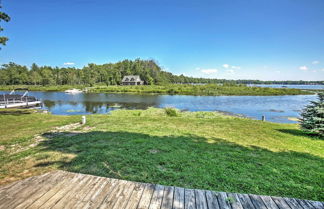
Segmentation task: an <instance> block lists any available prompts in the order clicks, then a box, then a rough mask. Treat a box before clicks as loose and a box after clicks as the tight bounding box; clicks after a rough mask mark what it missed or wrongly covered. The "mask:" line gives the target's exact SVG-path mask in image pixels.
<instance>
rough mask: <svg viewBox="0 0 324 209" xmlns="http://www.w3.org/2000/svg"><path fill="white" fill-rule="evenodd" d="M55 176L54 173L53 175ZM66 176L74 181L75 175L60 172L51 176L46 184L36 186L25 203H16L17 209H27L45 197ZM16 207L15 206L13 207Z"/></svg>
mask: <svg viewBox="0 0 324 209" xmlns="http://www.w3.org/2000/svg"><path fill="white" fill-rule="evenodd" d="M53 174H54V173H53ZM63 176H65V177H66V178H70V179H72V178H73V176H74V175H71V174H68V173H64V172H60V173H55V174H54V175H52V176H50V177H49V179H48V181H46V182H44V183H43V184H39V185H36V186H34V191H35V192H32V193H31V195H30V196H29V197H28V198H25V199H24V201H21V202H20V204H19V205H18V204H17V203H18V201H15V203H16V204H17V207H16V208H17V209H20V208H27V207H28V206H29V205H31V204H32V203H33V202H34V201H36V200H38V199H39V198H40V197H41V196H43V195H44V194H45V193H46V192H47V191H49V190H50V189H52V188H53V187H55V186H56V185H57V184H58V183H60V182H61V181H62V177H63ZM12 206H13V207H14V205H12Z"/></svg>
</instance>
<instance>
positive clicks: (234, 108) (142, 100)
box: [0, 91, 316, 123]
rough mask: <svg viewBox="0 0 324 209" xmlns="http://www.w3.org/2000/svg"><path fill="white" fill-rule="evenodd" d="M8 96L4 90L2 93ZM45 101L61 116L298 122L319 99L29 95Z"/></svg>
mask: <svg viewBox="0 0 324 209" xmlns="http://www.w3.org/2000/svg"><path fill="white" fill-rule="evenodd" d="M3 93H7V92H5V91H0V94H3ZM29 95H30V96H35V97H37V98H39V99H41V100H42V101H43V103H44V106H43V107H42V108H43V109H47V110H49V111H50V112H51V113H53V114H57V115H78V114H79V115H83V114H94V113H109V112H110V111H112V110H116V109H121V108H123V109H146V108H148V107H160V108H164V107H175V108H178V109H181V110H187V111H222V112H228V113H230V114H238V115H243V116H246V117H249V118H253V119H258V120H260V119H261V117H262V115H265V116H266V120H267V121H272V122H278V123H296V121H293V120H290V119H291V118H296V117H299V112H300V110H301V109H302V108H303V107H304V106H305V105H307V104H308V103H309V101H311V100H315V99H316V96H315V95H296V96H187V95H136V94H135V95H134V94H106V93H80V94H66V93H64V92H38V91H34V92H29Z"/></svg>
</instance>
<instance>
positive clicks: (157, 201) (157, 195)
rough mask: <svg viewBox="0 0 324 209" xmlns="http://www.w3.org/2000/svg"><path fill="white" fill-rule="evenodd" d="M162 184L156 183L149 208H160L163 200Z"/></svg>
mask: <svg viewBox="0 0 324 209" xmlns="http://www.w3.org/2000/svg"><path fill="white" fill-rule="evenodd" d="M163 193H164V186H162V185H156V187H155V190H154V193H153V196H152V199H151V203H150V207H149V209H158V208H161V205H162V200H163Z"/></svg>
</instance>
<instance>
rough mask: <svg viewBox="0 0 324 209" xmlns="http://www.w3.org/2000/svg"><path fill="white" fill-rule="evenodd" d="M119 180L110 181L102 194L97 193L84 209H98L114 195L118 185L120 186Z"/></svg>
mask: <svg viewBox="0 0 324 209" xmlns="http://www.w3.org/2000/svg"><path fill="white" fill-rule="evenodd" d="M118 182H119V180H117V179H110V181H108V182H107V183H106V185H105V186H104V187H103V188H102V190H101V192H96V193H95V194H94V195H93V196H92V197H91V199H90V202H87V203H86V204H85V205H84V206H83V208H84V209H89V208H98V207H99V205H100V204H101V202H102V201H104V199H105V198H107V197H108V196H109V195H112V193H113V191H114V189H115V187H116V185H118Z"/></svg>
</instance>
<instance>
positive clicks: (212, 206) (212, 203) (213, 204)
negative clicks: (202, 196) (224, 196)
mask: <svg viewBox="0 0 324 209" xmlns="http://www.w3.org/2000/svg"><path fill="white" fill-rule="evenodd" d="M206 199H207V205H208V208H209V209H220V206H219V204H218V200H217V195H216V193H215V192H213V191H206Z"/></svg>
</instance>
